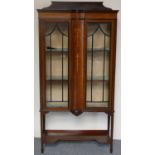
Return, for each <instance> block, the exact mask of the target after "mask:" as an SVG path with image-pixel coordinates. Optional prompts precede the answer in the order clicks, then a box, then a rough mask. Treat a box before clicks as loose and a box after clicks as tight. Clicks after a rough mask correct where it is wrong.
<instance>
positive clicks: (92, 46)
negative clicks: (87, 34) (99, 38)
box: [91, 35, 94, 102]
mask: <svg viewBox="0 0 155 155" xmlns="http://www.w3.org/2000/svg"><path fill="white" fill-rule="evenodd" d="M93 41H94V35H92V53H91V54H92V55H91V102H92V96H93V88H92V87H93V56H94V52H93V50H94V47H93Z"/></svg>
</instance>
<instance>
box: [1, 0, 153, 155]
mask: <svg viewBox="0 0 155 155" xmlns="http://www.w3.org/2000/svg"><path fill="white" fill-rule="evenodd" d="M45 1H46V0H45ZM110 1H114V0H109V2H110ZM154 6H155V4H154V0H147V1H142V0H137V1H135V0H130V1H129V0H122V2H121V104H122V105H121V141H122V145H121V150H122V153H121V154H122V155H139V154H140V155H147V154H148V155H154V154H155V149H154V139H155V132H154V131H155V123H154V122H155V112H154V111H155V110H154V109H155V97H154V96H155V91H154V88H155V82H154V81H155V80H154V79H155V71H154V70H155V69H154V68H155V43H154V42H155V39H154V38H155V37H154V36H155V20H154V15H155V9H154ZM0 19H1V23H0V122H1V124H0V125H1V127H0V146H1V150H0V154H2V155H4V154H5V155H10V154H16V155H21V154H22V155H33V154H34V4H33V1H32V0H26V1H21V0H13V1H12V0H7V1H1V9H0Z"/></svg>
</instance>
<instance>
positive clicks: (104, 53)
mask: <svg viewBox="0 0 155 155" xmlns="http://www.w3.org/2000/svg"><path fill="white" fill-rule="evenodd" d="M105 43H106V37H105V34H104V51H103V102H104V101H105V100H104V87H105V52H106V49H105Z"/></svg>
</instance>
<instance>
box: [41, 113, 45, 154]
mask: <svg viewBox="0 0 155 155" xmlns="http://www.w3.org/2000/svg"><path fill="white" fill-rule="evenodd" d="M40 120H41V153H44V142H43V134H44V131H45V114H44V113H42V112H41V113H40Z"/></svg>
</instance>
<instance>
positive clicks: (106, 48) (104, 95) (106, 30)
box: [86, 23, 111, 107]
mask: <svg viewBox="0 0 155 155" xmlns="http://www.w3.org/2000/svg"><path fill="white" fill-rule="evenodd" d="M110 31H111V24H110V23H88V24H87V97H86V99H87V101H86V102H87V107H108V91H109V90H108V84H109V83H108V81H109V52H110Z"/></svg>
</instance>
